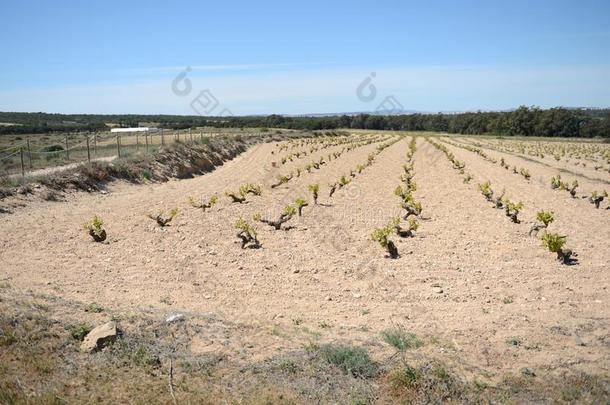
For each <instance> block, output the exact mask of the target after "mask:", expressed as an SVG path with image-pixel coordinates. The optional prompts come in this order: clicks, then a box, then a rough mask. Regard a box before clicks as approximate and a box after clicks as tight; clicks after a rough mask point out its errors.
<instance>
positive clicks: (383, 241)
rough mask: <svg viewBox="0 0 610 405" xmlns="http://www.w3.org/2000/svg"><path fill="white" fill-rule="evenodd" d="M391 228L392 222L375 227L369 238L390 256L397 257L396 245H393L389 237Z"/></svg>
mask: <svg viewBox="0 0 610 405" xmlns="http://www.w3.org/2000/svg"><path fill="white" fill-rule="evenodd" d="M393 229H394V227H393V224H391V225H386V226H384V227H382V228H377V229H375V230H374V231H373V233H372V234H371V238H372V239H373V240H374V241H375V242H377V243H379V245H380V246H381V247H382V248H384V249H386V250H387V251H388V254H389V255H390V258H392V259H396V258H398V249H397V248H396V245H394V242H392V241H391V240H390V239H389V237H390V235H391V234H392V231H393Z"/></svg>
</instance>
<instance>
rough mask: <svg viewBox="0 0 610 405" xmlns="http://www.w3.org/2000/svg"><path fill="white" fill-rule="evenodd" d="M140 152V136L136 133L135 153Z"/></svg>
mask: <svg viewBox="0 0 610 405" xmlns="http://www.w3.org/2000/svg"><path fill="white" fill-rule="evenodd" d="M139 151H140V135H139V134H138V133H137V132H136V153H137V152H139Z"/></svg>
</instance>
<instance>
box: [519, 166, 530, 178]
mask: <svg viewBox="0 0 610 405" xmlns="http://www.w3.org/2000/svg"><path fill="white" fill-rule="evenodd" d="M519 173H520V174H521V175H522V176H523V177H525V179H526V180H529V179H530V177H532V176H531V175H530V172H529V170H527V169H526V168H524V167H522V168H521V170H519Z"/></svg>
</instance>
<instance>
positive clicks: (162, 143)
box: [161, 128, 165, 146]
mask: <svg viewBox="0 0 610 405" xmlns="http://www.w3.org/2000/svg"><path fill="white" fill-rule="evenodd" d="M163 145H165V137H164V136H163V128H161V146H163Z"/></svg>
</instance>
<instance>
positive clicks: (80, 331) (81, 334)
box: [70, 323, 93, 340]
mask: <svg viewBox="0 0 610 405" xmlns="http://www.w3.org/2000/svg"><path fill="white" fill-rule="evenodd" d="M92 329H93V328H92V327H91V326H89V325H87V324H84V323H80V324H78V325H75V326H72V327H71V328H70V335H71V336H72V338H73V339H76V340H83V339H84V338H85V336H87V335H88V334H89V332H91V330H92Z"/></svg>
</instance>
